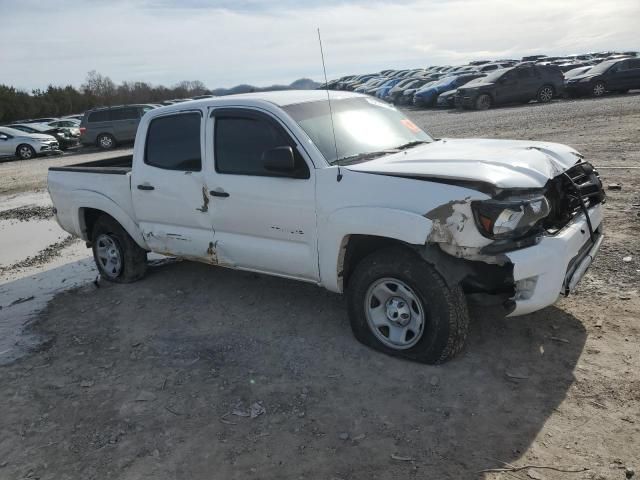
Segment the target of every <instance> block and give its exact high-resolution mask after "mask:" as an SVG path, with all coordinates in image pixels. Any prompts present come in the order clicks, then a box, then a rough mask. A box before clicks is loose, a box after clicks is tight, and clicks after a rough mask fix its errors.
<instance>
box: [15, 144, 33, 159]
mask: <svg viewBox="0 0 640 480" xmlns="http://www.w3.org/2000/svg"><path fill="white" fill-rule="evenodd" d="M16 156H17V157H18V158H19V159H20V160H31V159H32V158H35V156H36V151H35V150H34V148H33V147H32V146H31V145H27V144H26V143H23V144H22V145H18V148H16Z"/></svg>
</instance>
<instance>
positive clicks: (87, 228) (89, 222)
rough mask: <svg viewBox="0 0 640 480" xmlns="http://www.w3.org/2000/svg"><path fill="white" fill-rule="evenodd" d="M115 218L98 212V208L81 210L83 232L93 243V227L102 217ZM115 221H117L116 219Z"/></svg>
mask: <svg viewBox="0 0 640 480" xmlns="http://www.w3.org/2000/svg"><path fill="white" fill-rule="evenodd" d="M103 215H104V216H106V217H109V218H113V217H112V216H111V215H109V214H108V213H105V212H103V211H102V210H98V209H96V208H81V209H80V226H81V229H82V232H83V233H84V234H85V235H86V238H87V239H88V240H89V242H91V240H92V238H91V235H92V233H93V227H94V225H95V224H96V222H97V221H98V219H99V218H100V217H102V216H103ZM114 221H117V220H115V219H114Z"/></svg>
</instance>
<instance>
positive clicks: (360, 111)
mask: <svg viewBox="0 0 640 480" xmlns="http://www.w3.org/2000/svg"><path fill="white" fill-rule="evenodd" d="M331 109H332V111H333V126H334V128H335V138H336V144H335V145H334V142H333V133H332V130H331V116H330V114H329V103H328V102H327V101H326V100H323V101H319V102H308V103H299V104H296V105H289V106H287V107H284V110H285V111H286V112H287V113H288V114H289V115H290V116H291V117H292V118H293V119H294V120H295V121H296V122H297V123H298V125H300V127H301V128H302V129H303V130H304V131H305V132H306V134H307V135H309V138H311V141H312V142H313V143H314V144H315V146H316V147H318V150H320V152H321V153H322V155H323V156H324V158H325V159H326V160H327V161H328V162H329V163H330V164H334V163H337V162H339V161H340V160H343V159H346V158H353V157H357V156H366V155H371V154H375V153H380V154H384V153H386V152H385V151H388V150H394V149H397V148H399V147H403V146H406V145H407V144H413V142H420V143H422V142H431V141H433V139H432V138H431V137H430V136H429V135H427V134H426V133H425V132H423V131H422V130H421V129H420V128H419V127H418V126H416V125H415V124H414V123H413V122H412V121H411V120H409V119H408V118H407V117H406V116H405V115H404V114H403V113H402V112H400V111H398V110H396V109H395V108H394V107H392V106H391V105H389V104H387V103H384V102H381V101H378V100H375V99H371V98H348V99H343V100H332V102H331ZM336 147H337V150H338V155H337V156H336Z"/></svg>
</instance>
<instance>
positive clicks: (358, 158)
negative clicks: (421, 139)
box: [331, 148, 400, 165]
mask: <svg viewBox="0 0 640 480" xmlns="http://www.w3.org/2000/svg"><path fill="white" fill-rule="evenodd" d="M399 151H400V150H399V149H397V148H390V149H388V150H379V151H377V152H366V153H356V154H355V155H349V156H348V157H342V158H338V159H337V160H334V161H333V162H331V165H349V164H352V163H358V162H364V161H366V160H371V159H373V158H376V157H380V156H382V155H387V154H389V153H398V152H399Z"/></svg>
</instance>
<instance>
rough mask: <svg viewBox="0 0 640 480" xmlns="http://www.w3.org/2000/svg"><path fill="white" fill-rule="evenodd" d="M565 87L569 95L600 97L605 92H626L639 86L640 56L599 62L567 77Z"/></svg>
mask: <svg viewBox="0 0 640 480" xmlns="http://www.w3.org/2000/svg"><path fill="white" fill-rule="evenodd" d="M565 87H566V89H567V93H568V94H569V95H571V96H579V95H593V96H594V97H600V96H602V95H604V94H605V92H619V93H626V92H627V91H628V90H631V89H633V88H640V58H627V59H624V60H608V61H606V62H602V63H599V64H598V65H596V66H595V67H593V68H591V69H589V70H587V71H586V72H584V73H582V74H580V75H578V76H575V77H572V78H570V79H568V80H567V83H566V85H565Z"/></svg>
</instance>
